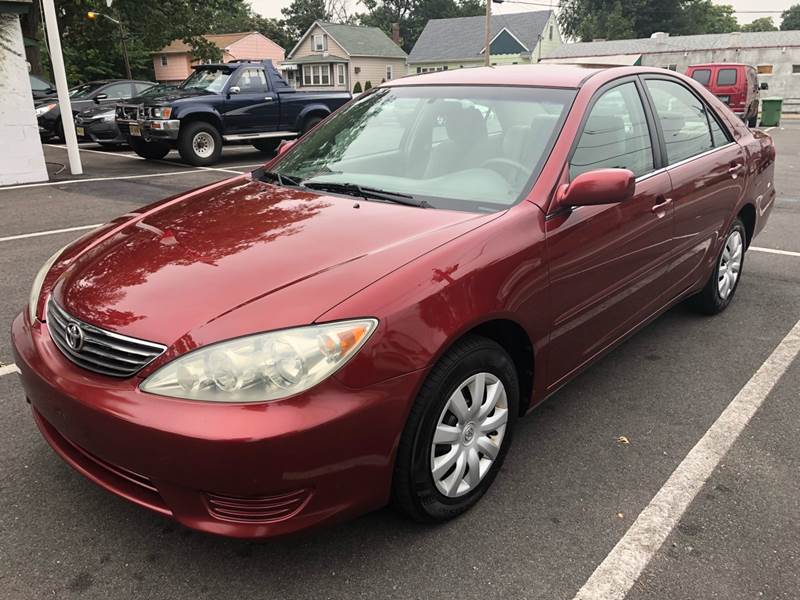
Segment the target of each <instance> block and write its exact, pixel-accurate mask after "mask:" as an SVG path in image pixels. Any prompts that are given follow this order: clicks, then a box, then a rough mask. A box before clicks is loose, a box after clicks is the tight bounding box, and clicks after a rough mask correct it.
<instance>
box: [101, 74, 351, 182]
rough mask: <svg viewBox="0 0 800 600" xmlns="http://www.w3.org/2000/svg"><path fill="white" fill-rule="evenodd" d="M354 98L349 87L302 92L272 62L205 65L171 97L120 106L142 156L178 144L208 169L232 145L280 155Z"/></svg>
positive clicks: (159, 154)
mask: <svg viewBox="0 0 800 600" xmlns="http://www.w3.org/2000/svg"><path fill="white" fill-rule="evenodd" d="M350 98H351V95H350V93H349V92H298V91H297V90H295V89H294V88H292V87H291V86H290V85H289V84H288V83H287V82H286V80H285V79H283V77H281V75H280V73H279V72H278V70H277V69H276V68H275V67H274V66H273V64H272V62H271V61H268V60H267V61H235V62H230V63H220V64H206V65H198V66H196V67H194V72H193V73H192V74H191V75H189V77H187V78H186V79H185V80H184V81H183V83H181V84H180V85H179V86H178V87H177V88H173V89H171V90H169V91H168V92H166V93H164V94H163V95H154V96H153V95H151V96H147V97H142V98H133V99H131V100H130V101H128V102H124V103H121V104H118V105H117V113H116V121H117V125H118V126H119V129H120V132H121V133H122V134H123V135H124V136H126V138H127V140H128V142H129V143H130V145H131V147H133V149H134V150H135V151H136V153H137V154H138V155H139V156H142V157H144V158H149V159H160V158H164V156H166V154H167V153H168V152H169V151H170V150H172V149H173V148H177V150H178V152H180V155H181V158H182V159H183V160H184V161H186V162H188V163H189V164H192V165H197V166H207V165H212V164H214V163H216V162H217V161H218V160H219V157H220V154H221V153H222V146H223V145H225V144H234V143H239V144H241V143H249V144H252V145H253V146H255V147H256V148H257V149H259V150H261V151H262V152H265V153H272V152H274V151H275V149H276V148H277V147H278V144H280V142H281V140H284V139H291V138H294V137H297V136H300V135H302V134H303V133H305V132H306V131H308V130H309V129H311V128H313V127H314V126H315V125H316V124H317V123H319V122H320V121H321V120H322V119H324V118H325V117H326V116H328V115H329V114H330V113H332V112H333V111H335V110H336V109H337V108H339V107H340V106H342V105H343V104H345V103H346V102H347V101H349V100H350Z"/></svg>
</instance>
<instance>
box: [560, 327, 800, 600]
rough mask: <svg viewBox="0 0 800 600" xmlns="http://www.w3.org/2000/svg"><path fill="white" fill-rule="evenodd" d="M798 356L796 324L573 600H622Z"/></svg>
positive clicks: (799, 342) (799, 331)
mask: <svg viewBox="0 0 800 600" xmlns="http://www.w3.org/2000/svg"><path fill="white" fill-rule="evenodd" d="M798 353H800V321H798V322H797V323H795V325H794V327H792V330H791V331H790V332H789V333H788V334H787V335H786V337H785V338H783V340H781V342H780V343H779V344H778V346H777V347H776V348H775V350H773V351H772V354H770V355H769V358H767V360H766V361H765V362H764V364H762V365H761V367H759V369H758V371H756V372H755V374H754V375H753V376H752V377H751V378H750V381H748V382H747V384H745V386H744V387H743V388H742V389H741V390H740V391H739V393H738V394H736V397H735V398H734V399H733V400H732V401H731V403H730V404H729V405H728V407H727V408H726V409H725V410H724V411H723V412H722V414H721V415H720V416H719V418H718V419H717V420H716V421H715V422H714V424H713V425H712V426H711V428H710V429H709V430H708V431H706V433H705V435H703V437H702V438H700V441H699V442H697V444H696V445H695V447H694V448H692V450H691V451H690V452H689V454H688V455H687V456H686V458H684V459H683V461H682V462H681V464H679V465H678V468H677V469H675V471H673V473H672V475H670V477H669V479H668V480H667V482H666V483H665V484H664V486H663V487H662V488H661V489H660V490H659V491H658V493H657V494H656V495H655V497H653V499H652V500H651V501H650V504H648V505H647V506H646V507H645V509H644V510H643V511H642V512H641V514H639V516H638V517H637V519H636V521H635V522H634V523H633V525H631V527H630V529H628V531H627V532H626V533H625V535H624V536H622V539H621V540H620V541H619V542H618V543H617V545H616V546H614V548H613V550H611V552H610V553H609V554H608V556H606V558H605V560H604V561H603V562H602V563H600V565H599V566H598V567H597V569H595V571H594V573H592V575H591V577H589V579H588V580H587V581H586V583H585V584H584V585H583V587H582V588H581V589H580V590H579V591H578V593H577V594H576V595H575V598H574V600H622V598H624V597H625V595H626V594H627V593H628V592H629V591H630V589H631V588H632V587H633V585H634V584H635V583H636V580H637V579H638V578H639V576H640V575H641V573H642V571H643V570H644V568H645V567H646V566H647V564H648V563H649V562H650V559H651V558H652V557H653V555H654V554H655V553H656V552H657V551H658V549H659V548H660V547H661V544H663V543H664V540H666V539H667V536H668V535H669V534H670V532H671V531H672V530H673V529H674V528H675V526H676V525H677V524H678V522H679V521H680V519H681V517H682V516H683V513H684V512H685V511H686V509H687V508H688V506H689V504H690V503H691V502H692V500H693V499H694V497H695V496H696V495H697V492H699V491H700V489H701V488H702V487H703V484H704V483H705V482H706V480H707V479H708V477H709V476H710V475H711V473H712V472H713V471H714V469H715V468H716V467H717V465H718V464H719V462H720V460H722V458H723V457H724V456H725V454H726V453H727V452H728V450H729V449H730V447H731V446H732V445H733V443H734V442H735V441H736V439H737V438H738V437H739V434H741V432H742V430H743V429H744V428H745V426H746V425H747V423H748V422H749V421H750V419H751V418H752V417H753V415H754V414H755V412H756V411H757V410H758V408H759V407H760V406H761V405H762V404H763V402H764V400H765V399H766V398H767V396H768V395H769V393H770V391H772V388H773V387H774V386H775V384H776V383H777V382H778V380H779V379H780V378H781V376H782V375H783V374H784V373H785V372H786V370H787V369H788V368H789V365H791V363H792V361H793V360H794V359H795V358H796V357H797V355H798Z"/></svg>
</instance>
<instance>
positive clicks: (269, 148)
mask: <svg viewBox="0 0 800 600" xmlns="http://www.w3.org/2000/svg"><path fill="white" fill-rule="evenodd" d="M282 141H283V140H281V139H280V138H269V139H266V140H258V141H257V142H253V147H254V148H255V149H256V150H258V151H260V152H263V153H264V154H273V153H274V152H275V151H276V150H277V149H278V146H280V145H281V142H282Z"/></svg>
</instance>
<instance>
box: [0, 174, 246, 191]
mask: <svg viewBox="0 0 800 600" xmlns="http://www.w3.org/2000/svg"><path fill="white" fill-rule="evenodd" d="M210 170H211V171H222V169H210ZM225 172H226V173H236V174H237V175H241V174H242V173H241V171H229V170H225ZM189 174H190V172H189V171H187V170H183V171H170V172H169V173H143V174H141V175H119V176H116V177H87V178H86V179H65V180H63V181H43V182H42V183H23V184H21V185H9V186H7V187H3V188H0V191H5V190H19V189H24V188H35V187H46V186H50V185H69V184H71V183H91V182H93V181H118V180H120V179H146V178H148V177H169V176H170V175H173V176H174V175H189Z"/></svg>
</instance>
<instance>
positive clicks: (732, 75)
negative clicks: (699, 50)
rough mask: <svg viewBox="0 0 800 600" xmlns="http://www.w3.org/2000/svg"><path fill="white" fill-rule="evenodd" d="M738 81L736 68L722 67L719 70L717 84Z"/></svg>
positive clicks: (728, 83) (731, 83)
mask: <svg viewBox="0 0 800 600" xmlns="http://www.w3.org/2000/svg"><path fill="white" fill-rule="evenodd" d="M735 83H736V69H720V70H719V71H718V72H717V85H734V84H735Z"/></svg>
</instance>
